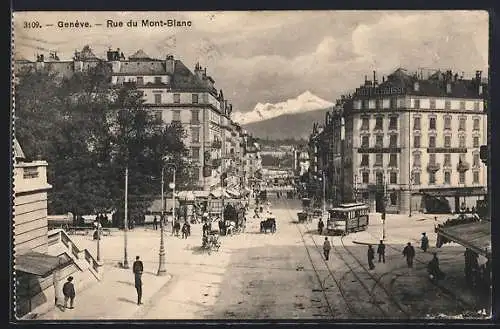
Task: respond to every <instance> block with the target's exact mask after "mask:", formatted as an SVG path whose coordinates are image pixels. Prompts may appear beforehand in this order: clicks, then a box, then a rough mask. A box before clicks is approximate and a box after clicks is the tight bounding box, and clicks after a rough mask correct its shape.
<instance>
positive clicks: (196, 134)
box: [191, 128, 200, 143]
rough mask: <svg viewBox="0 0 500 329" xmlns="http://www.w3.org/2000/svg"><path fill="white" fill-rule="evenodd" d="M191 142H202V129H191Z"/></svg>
mask: <svg viewBox="0 0 500 329" xmlns="http://www.w3.org/2000/svg"><path fill="white" fill-rule="evenodd" d="M191 141H192V142H193V143H199V142H200V128H193V129H191Z"/></svg>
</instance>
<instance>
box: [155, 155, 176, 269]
mask: <svg viewBox="0 0 500 329" xmlns="http://www.w3.org/2000/svg"><path fill="white" fill-rule="evenodd" d="M167 165H168V164H164V165H163V166H162V168H161V221H160V252H159V258H160V260H159V263H158V272H157V275H158V276H164V275H166V274H167V269H166V260H165V188H164V184H165V166H167ZM170 165H171V166H172V168H173V182H172V184H170V186H171V187H172V190H173V192H172V194H173V196H172V198H173V200H174V203H173V207H172V215H173V219H172V223H173V221H174V220H175V170H176V168H175V165H174V164H170Z"/></svg>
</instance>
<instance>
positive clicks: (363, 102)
mask: <svg viewBox="0 0 500 329" xmlns="http://www.w3.org/2000/svg"><path fill="white" fill-rule="evenodd" d="M361 107H362V108H363V109H365V110H367V109H368V100H367V99H364V100H363V101H362V103H361Z"/></svg>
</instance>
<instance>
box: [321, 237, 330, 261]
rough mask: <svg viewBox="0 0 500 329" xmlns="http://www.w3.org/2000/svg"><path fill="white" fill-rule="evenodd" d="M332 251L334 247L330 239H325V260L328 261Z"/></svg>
mask: <svg viewBox="0 0 500 329" xmlns="http://www.w3.org/2000/svg"><path fill="white" fill-rule="evenodd" d="M330 249H332V245H331V244H330V241H328V237H325V242H324V243H323V253H324V255H325V260H328V256H329V255H330Z"/></svg>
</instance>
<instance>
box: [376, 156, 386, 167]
mask: <svg viewBox="0 0 500 329" xmlns="http://www.w3.org/2000/svg"><path fill="white" fill-rule="evenodd" d="M375 166H379V167H383V166H384V155H383V154H380V153H378V154H375Z"/></svg>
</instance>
